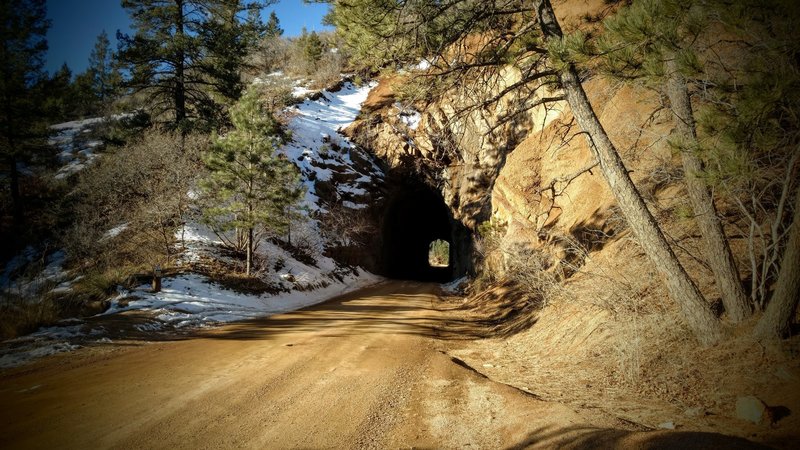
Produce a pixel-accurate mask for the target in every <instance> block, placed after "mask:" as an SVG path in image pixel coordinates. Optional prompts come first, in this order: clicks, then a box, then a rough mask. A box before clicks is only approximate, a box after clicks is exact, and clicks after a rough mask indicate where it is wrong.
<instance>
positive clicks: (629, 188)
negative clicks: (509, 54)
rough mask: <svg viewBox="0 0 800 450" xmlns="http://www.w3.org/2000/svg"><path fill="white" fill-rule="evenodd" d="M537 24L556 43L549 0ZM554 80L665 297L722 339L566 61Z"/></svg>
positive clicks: (698, 332) (707, 336) (703, 332)
mask: <svg viewBox="0 0 800 450" xmlns="http://www.w3.org/2000/svg"><path fill="white" fill-rule="evenodd" d="M534 5H535V7H536V11H537V15H538V19H539V26H540V27H541V29H542V32H543V34H544V37H545V39H547V40H550V41H561V39H562V38H563V34H562V32H561V27H560V25H559V24H558V21H557V19H556V16H555V13H554V12H553V7H552V6H551V5H550V2H549V0H534ZM561 69H562V70H561V71H560V73H559V78H560V80H561V86H562V89H563V90H564V93H565V94H566V97H567V101H568V102H569V105H570V109H571V110H572V114H573V115H574V116H575V119H576V121H577V122H578V124H579V125H580V126H581V129H583V131H584V132H585V133H586V139H587V140H588V143H589V147H590V148H592V149H593V150H594V153H595V156H596V157H597V159H598V161H599V163H600V168H601V170H602V171H603V175H604V176H605V178H606V180H607V181H608V184H609V185H610V186H611V191H612V192H613V193H614V196H615V197H616V199H617V203H618V204H619V207H620V210H622V213H623V214H624V215H625V218H626V220H627V222H628V224H629V225H630V227H631V230H632V231H633V233H634V235H635V236H636V239H637V241H638V242H639V245H641V246H642V249H643V250H644V252H645V254H646V255H647V256H648V258H649V259H650V260H651V261H652V262H653V264H654V265H655V266H656V268H657V269H658V271H659V272H660V273H661V275H662V276H663V277H664V279H665V281H666V284H667V289H668V291H669V293H670V297H672V298H673V300H675V302H676V303H678V305H680V307H681V311H682V313H683V317H684V319H685V320H686V322H687V324H688V325H689V327H690V328H691V329H692V331H693V332H694V334H695V336H696V337H697V339H698V340H699V341H700V342H702V343H704V344H713V343H715V342H717V341H719V339H720V338H721V337H722V327H721V324H720V322H719V320H718V319H717V317H716V316H715V315H714V313H713V312H712V311H711V308H710V307H709V305H708V303H707V302H706V301H705V298H703V295H702V294H701V293H700V291H699V290H698V289H697V286H696V285H695V284H694V282H693V281H692V280H691V278H689V275H688V274H687V273H686V270H685V269H684V268H683V266H682V265H681V263H680V261H678V257H677V256H675V253H674V252H673V251H672V249H671V248H670V246H669V243H668V242H667V240H666V238H665V237H664V233H663V232H662V231H661V228H660V227H659V226H658V223H657V222H656V220H655V218H654V217H653V215H652V213H651V212H650V211H649V210H648V209H647V205H646V204H645V202H644V200H643V199H642V196H641V194H640V193H639V191H638V189H637V188H636V186H635V185H634V184H633V181H632V180H631V178H630V175H629V174H628V171H627V170H626V168H625V165H624V163H623V162H622V158H621V157H620V155H619V152H618V151H617V149H616V147H615V146H614V144H613V143H612V142H611V139H610V138H609V137H608V133H606V131H605V128H604V127H603V125H602V124H601V123H600V120H599V119H598V117H597V114H595V112H594V109H593V108H592V105H591V103H590V102H589V99H588V97H587V96H586V92H585V91H584V89H583V85H582V83H581V81H580V77H579V76H578V71H577V70H576V69H575V66H574V65H573V64H572V63H569V62H567V63H565V64H564V65H563V66H562V67H561Z"/></svg>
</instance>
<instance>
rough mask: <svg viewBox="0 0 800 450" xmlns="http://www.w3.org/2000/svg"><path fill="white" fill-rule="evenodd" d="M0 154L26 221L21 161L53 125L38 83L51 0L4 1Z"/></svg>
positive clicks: (16, 213) (16, 218)
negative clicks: (49, 123) (45, 115)
mask: <svg viewBox="0 0 800 450" xmlns="http://www.w3.org/2000/svg"><path fill="white" fill-rule="evenodd" d="M0 23H2V24H3V26H2V28H0V73H2V76H0V99H2V106H0V133H1V134H2V135H1V137H0V139H2V140H0V158H2V165H3V168H4V171H5V172H6V173H5V174H4V177H3V179H4V180H7V182H8V185H9V188H8V189H9V193H10V196H11V209H12V211H11V212H12V216H13V224H14V225H15V227H16V228H19V227H20V226H21V225H22V223H23V221H24V210H23V201H22V195H21V192H20V186H19V177H20V174H19V170H18V167H17V165H18V164H19V163H21V162H24V161H26V160H27V159H29V158H30V157H31V156H32V151H33V150H34V149H35V148H36V147H38V146H40V145H41V144H42V141H43V139H42V138H43V137H44V136H45V135H46V132H47V129H46V126H45V124H43V123H42V116H43V114H42V109H41V100H40V99H39V98H37V95H35V94H36V90H35V87H36V85H37V84H38V83H39V82H40V81H41V80H42V78H43V76H44V74H43V71H42V68H43V65H44V56H45V52H46V51H47V40H46V38H45V35H46V33H47V29H48V28H49V26H50V22H49V21H48V20H47V19H46V7H45V0H6V1H3V2H0Z"/></svg>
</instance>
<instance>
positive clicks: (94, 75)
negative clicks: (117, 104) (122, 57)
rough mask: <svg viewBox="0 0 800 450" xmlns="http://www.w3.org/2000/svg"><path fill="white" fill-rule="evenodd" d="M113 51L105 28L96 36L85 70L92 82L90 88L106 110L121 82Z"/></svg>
mask: <svg viewBox="0 0 800 450" xmlns="http://www.w3.org/2000/svg"><path fill="white" fill-rule="evenodd" d="M114 59H115V55H114V51H113V50H112V49H111V42H110V41H109V39H108V34H107V33H106V31H105V30H103V32H102V33H100V34H99V35H98V36H97V41H96V42H95V44H94V48H93V49H92V52H91V54H90V55H89V67H88V69H87V72H88V74H89V77H90V78H91V82H92V90H93V92H94V95H95V97H96V98H97V101H98V102H99V105H100V109H101V110H106V109H107V108H108V106H109V105H110V103H111V102H112V101H113V100H114V99H115V98H116V96H117V95H118V90H119V86H120V84H121V82H122V74H121V73H120V71H119V68H118V67H117V65H116V64H115V61H114Z"/></svg>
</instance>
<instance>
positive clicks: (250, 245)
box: [245, 227, 253, 277]
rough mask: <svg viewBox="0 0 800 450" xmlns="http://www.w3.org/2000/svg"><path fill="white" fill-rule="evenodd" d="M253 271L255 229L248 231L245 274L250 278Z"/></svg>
mask: <svg viewBox="0 0 800 450" xmlns="http://www.w3.org/2000/svg"><path fill="white" fill-rule="evenodd" d="M252 270H253V227H250V228H248V229H247V262H246V263H245V274H246V275H247V276H248V277H249V276H250V272H251V271H252Z"/></svg>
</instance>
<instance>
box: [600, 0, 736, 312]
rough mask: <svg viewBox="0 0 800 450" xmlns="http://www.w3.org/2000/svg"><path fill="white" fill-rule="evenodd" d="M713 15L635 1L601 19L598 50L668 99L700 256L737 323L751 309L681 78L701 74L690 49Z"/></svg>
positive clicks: (613, 66)
mask: <svg viewBox="0 0 800 450" xmlns="http://www.w3.org/2000/svg"><path fill="white" fill-rule="evenodd" d="M713 12H714V11H713V9H711V8H709V7H708V2H703V3H702V4H701V3H700V2H696V1H680V0H641V1H637V2H636V3H634V4H633V5H631V6H629V7H626V8H622V9H621V10H620V11H618V12H617V14H615V15H614V16H613V17H611V18H609V19H607V20H605V21H604V25H605V30H606V33H605V34H604V36H603V39H601V40H600V45H599V50H600V54H602V55H604V61H605V70H606V72H608V73H611V74H614V75H616V76H618V77H620V78H622V79H626V80H630V79H635V80H638V81H641V82H644V83H646V84H647V85H649V86H651V87H653V88H654V89H656V90H657V91H659V92H660V93H662V94H663V95H665V96H666V98H668V99H669V106H670V110H671V112H672V115H673V119H674V124H675V130H676V133H675V138H674V139H673V140H672V143H673V145H674V146H675V147H676V148H677V149H678V150H679V151H680V154H681V159H682V161H683V169H684V177H685V184H686V190H687V193H688V194H689V195H688V197H689V200H690V202H691V205H692V208H693V210H694V219H695V221H696V223H697V225H698V227H699V229H700V233H701V238H702V244H703V247H704V250H705V252H704V254H705V257H706V259H707V261H708V263H709V266H710V267H711V270H712V272H713V273H714V279H715V281H716V285H717V287H718V288H719V290H720V293H721V297H722V302H723V304H724V305H725V310H726V312H727V314H728V317H729V319H731V321H733V322H739V321H741V320H743V319H745V318H746V317H748V316H749V315H750V314H751V312H752V308H751V306H750V304H749V302H748V300H747V298H746V296H745V294H744V289H743V288H742V283H741V280H740V279H739V272H738V270H737V268H736V265H735V263H734V259H733V254H732V252H731V249H730V246H729V245H728V240H727V238H726V236H725V232H724V230H723V228H722V222H721V221H720V218H719V215H718V214H717V210H716V207H715V205H714V199H713V198H712V196H711V192H710V190H709V187H708V185H707V183H706V181H705V179H706V178H707V176H706V175H705V163H704V161H703V160H702V159H701V155H700V154H699V146H698V140H697V129H696V126H695V123H696V121H695V116H694V108H693V106H692V100H691V97H690V95H689V83H690V80H689V79H688V78H687V76H696V75H699V74H700V73H702V72H703V70H704V68H703V67H702V65H703V64H702V63H701V62H700V59H699V57H698V55H697V49H696V48H695V47H696V46H697V45H698V43H699V42H701V39H698V38H699V37H700V34H701V33H703V32H704V31H706V30H708V28H709V26H710V22H711V17H712V15H716V14H712V13H713Z"/></svg>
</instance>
